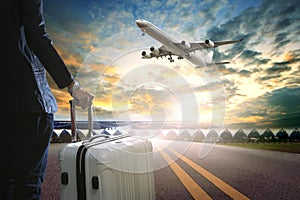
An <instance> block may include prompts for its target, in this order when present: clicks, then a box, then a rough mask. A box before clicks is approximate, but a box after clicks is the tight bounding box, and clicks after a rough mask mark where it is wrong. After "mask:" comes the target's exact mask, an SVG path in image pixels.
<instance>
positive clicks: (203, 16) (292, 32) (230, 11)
mask: <svg viewBox="0 0 300 200" xmlns="http://www.w3.org/2000/svg"><path fill="white" fill-rule="evenodd" d="M44 10H45V13H46V22H47V30H48V32H49V34H50V37H51V38H52V39H53V41H54V45H55V47H56V48H57V49H58V50H59V53H60V55H62V57H63V59H64V61H65V63H66V64H67V65H68V67H69V69H70V70H71V72H72V73H73V74H74V75H75V76H76V77H77V78H78V79H79V80H80V82H81V83H82V85H83V86H84V87H86V88H87V89H89V90H90V91H93V92H94V94H95V96H96V99H95V103H94V104H95V112H96V113H97V115H99V116H101V117H103V118H107V119H111V118H112V117H116V115H118V114H119V115H120V116H124V115H125V114H126V113H125V112H126V111H125V110H124V109H128V108H130V109H129V111H130V112H131V114H132V113H133V111H134V110H136V112H134V116H142V114H144V116H145V117H147V115H149V116H150V118H153V117H157V118H158V119H162V118H168V116H167V115H165V114H166V113H167V112H169V111H170V110H172V106H174V110H176V109H177V108H178V105H176V103H174V99H172V98H171V97H170V96H168V95H166V93H164V92H162V90H161V88H160V90H158V89H159V87H157V86H156V87H152V86H151V87H150V86H149V87H146V88H144V90H141V91H140V90H138V89H140V87H142V85H143V84H147V83H148V82H149V83H150V82H151V83H152V85H153V83H159V84H160V85H164V86H167V87H165V88H169V89H172V91H173V92H174V91H176V92H178V93H180V98H181V101H182V102H184V104H185V103H186V104H188V103H189V102H188V100H186V99H188V98H190V97H195V101H196V102H197V103H196V104H197V106H198V107H199V108H201V109H202V110H201V111H202V114H203V113H205V114H207V116H209V115H211V114H209V113H210V112H211V110H213V109H212V107H213V106H215V107H219V103H215V104H214V103H213V102H214V101H217V102H223V104H226V105H225V106H226V116H225V125H227V126H230V125H232V124H235V125H236V126H239V125H240V126H297V125H299V116H300V114H299V112H298V111H297V110H299V102H300V101H299V98H298V97H299V96H300V95H299V88H300V78H299V74H300V65H299V61H300V38H299V35H300V31H299V30H300V25H299V23H298V21H299V19H300V6H299V1H298V0H289V1H281V0H275V1H273V0H262V1H254V0H251V1H245V2H243V1H239V0H233V1H229V0H219V1H200V0H199V1H198V0H192V1H179V0H163V1H133V0H125V1H98V0H89V1H84V0H65V1H63V2H62V1H58V0H53V1H45V9H44ZM140 18H143V19H146V20H148V21H151V22H152V23H153V24H155V25H157V26H158V27H160V28H161V29H163V30H165V31H166V32H168V33H170V35H172V36H174V37H176V38H178V40H179V41H180V40H182V39H185V40H187V41H192V42H194V41H203V40H205V39H211V40H213V41H222V40H232V39H241V38H243V39H244V40H243V41H242V42H239V43H236V44H233V45H227V46H222V47H218V48H215V49H213V51H214V57H213V60H214V61H215V62H220V61H229V62H230V64H227V65H219V66H216V67H214V68H207V69H199V70H196V69H194V68H193V66H191V65H190V64H188V62H187V61H182V62H181V61H178V62H177V63H175V64H170V63H169V62H168V60H166V59H165V60H162V59H159V60H152V61H149V60H142V59H140V52H141V51H142V50H148V49H149V47H150V46H155V47H160V45H161V44H159V43H158V42H157V41H155V40H154V39H152V38H150V37H148V36H145V37H142V36H141V34H140V31H139V30H138V28H137V27H136V25H135V20H136V19H140ZM205 53H206V52H203V54H205ZM176 61H177V60H176ZM153 64H155V65H159V66H164V67H161V68H159V69H158V68H156V69H155V68H152V69H148V67H149V65H150V66H153ZM142 69H143V70H142ZM170 69H172V70H170ZM143 71H144V72H143ZM141 76H142V77H141ZM143 81H145V82H143ZM146 81H147V83H146ZM49 83H50V85H51V87H52V90H53V92H54V94H55V96H56V98H57V101H58V104H59V107H60V110H59V112H58V113H57V114H56V116H57V118H64V117H65V118H66V117H68V99H69V96H68V94H67V93H66V91H61V90H58V89H57V87H56V86H55V83H54V82H53V80H52V79H51V78H49ZM222 91H223V93H225V94H222ZM135 92H137V93H135ZM133 94H134V95H133ZM130 95H132V98H131V99H130V101H128V96H130ZM211 95H213V98H212V97H210V96H211ZM297 95H298V96H297ZM224 96H225V97H226V98H224ZM116 98H117V99H118V101H117V102H115V104H114V103H113V102H112V100H114V99H116ZM291 99H293V100H291ZM163 100H165V101H163ZM290 100H291V101H290ZM288 102H291V104H288ZM171 103H173V104H171ZM155 105H156V106H155ZM157 105H159V106H160V107H159V106H158V107H157ZM114 106H115V107H117V108H118V109H117V110H118V112H114V111H113V109H115V108H114ZM176 106H177V107H176ZM292 107H293V108H294V109H292ZM151 108H152V109H151ZM163 108H165V110H164V112H163ZM241 108H243V109H241ZM216 109H217V108H216ZM187 110H192V109H190V108H189V107H187ZM217 110H218V109H217ZM219 110H221V109H219ZM166 111H167V112H166ZM139 114H141V115H139ZM173 114H174V116H175V115H176V114H175V113H173ZM160 116H161V118H159V117H160ZM118 117H119V116H117V118H118ZM118 119H119V118H118ZM297 120H298V121H297Z"/></svg>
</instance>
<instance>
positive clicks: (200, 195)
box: [160, 150, 212, 200]
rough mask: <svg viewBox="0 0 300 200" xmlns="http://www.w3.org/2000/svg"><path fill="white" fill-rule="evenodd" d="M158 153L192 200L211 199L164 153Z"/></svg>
mask: <svg viewBox="0 0 300 200" xmlns="http://www.w3.org/2000/svg"><path fill="white" fill-rule="evenodd" d="M160 153H161V155H162V156H163V157H164V159H165V160H166V161H167V163H168V164H169V166H170V168H171V169H172V170H173V172H174V173H175V174H176V176H177V177H178V178H179V180H180V181H181V183H182V184H183V185H184V187H185V188H186V189H187V190H188V191H189V193H190V194H191V195H192V197H193V198H194V199H196V200H198V199H199V200H200V199H201V200H206V199H207V200H208V199H209V200H211V199H212V198H211V197H210V196H209V195H208V194H207V193H206V192H205V191H204V190H203V189H202V188H201V187H200V186H199V185H198V184H197V183H196V182H195V181H194V180H193V179H192V178H191V177H190V176H189V175H188V174H187V173H186V172H185V171H184V170H183V169H182V168H181V167H180V166H179V165H178V164H177V163H176V162H173V160H172V158H171V157H170V156H169V155H168V154H167V153H166V152H164V151H163V150H162V151H160Z"/></svg>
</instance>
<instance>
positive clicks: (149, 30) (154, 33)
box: [136, 20, 206, 67]
mask: <svg viewBox="0 0 300 200" xmlns="http://www.w3.org/2000/svg"><path fill="white" fill-rule="evenodd" d="M136 24H137V26H138V27H139V28H140V29H141V31H142V32H143V33H145V34H147V35H149V36H150V37H152V38H153V39H155V40H157V41H159V42H160V43H162V44H163V45H164V47H165V48H166V50H168V51H170V52H173V53H174V54H175V55H177V56H179V57H181V58H185V59H188V60H189V61H190V62H192V63H193V64H195V65H197V66H200V67H203V66H206V62H205V59H204V58H201V57H200V56H197V55H196V54H191V53H188V51H185V50H183V48H179V47H178V46H177V45H175V44H178V43H180V42H179V41H178V40H176V39H175V38H174V37H172V36H170V35H169V34H167V33H165V32H164V31H162V30H161V29H159V28H158V27H156V26H155V25H153V24H152V23H150V22H148V21H146V20H136ZM170 57H171V55H170Z"/></svg>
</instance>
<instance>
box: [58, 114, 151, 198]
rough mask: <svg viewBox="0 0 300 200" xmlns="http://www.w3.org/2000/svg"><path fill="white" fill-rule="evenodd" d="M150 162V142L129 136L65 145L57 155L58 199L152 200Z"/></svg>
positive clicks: (98, 136) (94, 137)
mask: <svg viewBox="0 0 300 200" xmlns="http://www.w3.org/2000/svg"><path fill="white" fill-rule="evenodd" d="M71 110H72V109H71ZM90 110H91V109H89V111H90ZM71 112H72V111H71ZM89 116H91V114H90V112H89ZM90 121H91V118H90V117H89V122H90ZM89 124H92V123H89ZM89 128H90V129H92V127H89ZM152 159H153V153H152V145H151V142H150V141H148V140H147V139H145V138H138V137H132V136H130V135H121V136H107V135H92V136H91V137H90V138H88V139H86V140H83V141H79V142H74V143H70V144H67V145H66V146H65V147H64V148H63V149H62V150H61V151H60V153H59V161H60V172H61V187H60V188H61V191H60V195H61V199H62V200H76V199H77V200H83V199H85V200H94V199H97V200H100V199H101V200H126V199H128V200H143V199H144V200H148V199H149V200H150V199H155V189H154V174H153V160H152Z"/></svg>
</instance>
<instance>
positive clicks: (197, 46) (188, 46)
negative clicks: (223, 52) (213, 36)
mask: <svg viewBox="0 0 300 200" xmlns="http://www.w3.org/2000/svg"><path fill="white" fill-rule="evenodd" d="M241 41H243V39H240V40H228V41H216V42H213V41H211V40H205V42H192V43H186V42H185V41H183V42H181V43H174V45H176V46H177V47H178V48H182V49H185V51H188V52H193V51H196V50H201V49H208V48H216V47H218V46H222V45H226V44H232V43H237V42H241Z"/></svg>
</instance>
